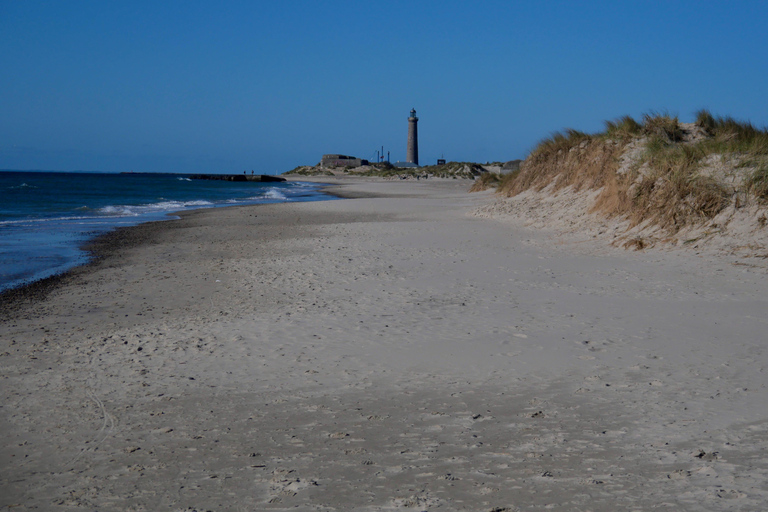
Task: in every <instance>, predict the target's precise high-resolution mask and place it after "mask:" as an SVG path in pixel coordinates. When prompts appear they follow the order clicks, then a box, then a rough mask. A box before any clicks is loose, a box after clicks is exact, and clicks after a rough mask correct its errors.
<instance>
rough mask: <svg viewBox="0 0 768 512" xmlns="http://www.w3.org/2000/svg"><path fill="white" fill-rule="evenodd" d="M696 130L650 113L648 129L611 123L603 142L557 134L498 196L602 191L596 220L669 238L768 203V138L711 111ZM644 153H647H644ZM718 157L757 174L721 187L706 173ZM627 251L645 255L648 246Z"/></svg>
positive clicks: (505, 180) (598, 137)
mask: <svg viewBox="0 0 768 512" xmlns="http://www.w3.org/2000/svg"><path fill="white" fill-rule="evenodd" d="M695 125H696V126H698V128H696V130H695V131H694V130H693V128H691V126H690V125H681V123H680V122H679V120H678V118H677V117H673V116H670V115H669V114H654V113H650V114H646V115H644V116H643V120H642V123H638V122H637V121H635V120H634V119H633V118H632V117H630V116H624V117H621V118H619V119H617V120H615V121H607V122H606V123H605V127H606V129H605V132H604V133H600V134H593V135H589V134H586V133H584V132H579V131H577V130H571V129H569V130H565V131H564V132H561V133H555V134H554V135H552V136H551V137H550V138H548V139H545V140H543V141H541V142H540V143H539V145H538V146H537V147H536V148H535V149H534V150H533V151H532V152H531V154H530V155H529V157H528V158H527V159H526V160H525V161H524V162H523V163H522V164H521V167H520V172H518V173H516V174H514V175H509V176H505V177H502V179H501V182H500V183H499V185H498V191H499V193H500V194H504V195H507V196H514V195H517V194H519V193H521V192H523V191H525V190H529V189H531V190H535V191H541V190H542V189H544V188H545V187H547V186H549V185H552V184H553V185H554V186H553V191H554V192H557V191H558V190H560V189H562V188H564V187H572V189H573V190H574V191H578V190H582V189H586V190H589V189H593V190H594V189H601V191H600V194H599V195H598V196H597V199H596V201H595V203H594V206H593V212H598V213H601V214H603V215H606V216H609V217H610V216H621V217H624V218H626V219H628V220H629V221H630V225H631V226H632V227H634V226H637V225H639V224H643V223H647V224H651V225H655V226H658V227H661V228H663V229H666V230H667V231H668V232H669V233H670V234H674V233H675V232H677V231H679V230H680V229H682V228H683V227H686V226H689V225H692V224H697V223H701V222H705V221H707V220H709V219H712V218H713V217H714V216H716V215H717V214H718V213H720V212H721V211H722V210H723V209H724V208H726V207H727V206H728V205H729V204H731V202H732V201H733V198H734V197H737V196H738V195H739V194H741V195H742V196H744V194H747V193H749V194H750V195H751V196H752V197H755V198H757V199H758V200H763V201H765V200H768V131H767V130H758V129H756V128H755V127H754V126H752V125H751V124H750V123H743V122H738V121H735V120H733V119H732V118H728V117H726V118H721V117H715V116H712V115H711V114H710V113H709V112H707V111H706V110H702V111H700V112H699V113H698V114H697V117H696V123H695ZM630 144H632V145H633V146H632V147H633V148H634V149H633V151H634V152H636V156H633V157H632V160H631V165H629V166H627V165H626V163H625V164H624V165H623V167H622V170H621V174H620V173H619V172H617V171H618V170H619V162H620V159H621V158H622V155H623V154H624V152H625V150H626V149H627V148H628V147H629V145H630ZM638 144H640V146H638ZM638 147H641V148H644V150H642V151H640V152H637V149H636V148H638ZM713 154H721V155H727V156H729V157H734V158H735V160H736V161H738V162H741V166H742V167H749V168H750V169H753V170H752V171H751V172H750V173H749V174H748V176H747V178H746V179H745V180H744V183H743V184H739V183H738V182H732V181H731V182H727V181H726V180H725V179H724V177H722V176H721V177H720V180H718V176H716V175H712V174H711V172H703V169H704V168H705V165H706V164H705V162H707V161H708V159H709V158H710V157H711V155H713ZM625 158H626V157H625ZM750 169H747V170H746V171H744V172H747V171H749V170H750ZM739 187H741V188H739ZM736 206H738V205H736ZM628 243H629V244H631V245H632V247H634V248H642V241H640V242H638V241H636V240H634V241H630V242H628Z"/></svg>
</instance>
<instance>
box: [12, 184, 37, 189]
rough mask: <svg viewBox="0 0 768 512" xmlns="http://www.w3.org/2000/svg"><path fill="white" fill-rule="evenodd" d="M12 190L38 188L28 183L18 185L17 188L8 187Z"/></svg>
mask: <svg viewBox="0 0 768 512" xmlns="http://www.w3.org/2000/svg"><path fill="white" fill-rule="evenodd" d="M8 188H9V189H10V190H17V189H20V188H37V187H36V186H34V185H30V184H28V183H22V184H21V185H16V186H15V187H8Z"/></svg>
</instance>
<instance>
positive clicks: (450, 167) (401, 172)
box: [284, 162, 486, 179]
mask: <svg viewBox="0 0 768 512" xmlns="http://www.w3.org/2000/svg"><path fill="white" fill-rule="evenodd" d="M484 173H486V171H485V169H483V168H482V167H481V166H480V165H479V164H476V163H471V162H448V163H446V164H443V165H427V166H423V167H395V166H394V165H392V164H390V163H389V162H381V163H375V164H370V165H366V166H363V167H357V168H352V167H342V168H339V167H335V168H331V169H328V168H323V167H320V166H300V167H297V168H295V169H293V170H291V171H288V172H286V173H284V175H288V176H290V175H294V176H367V177H379V178H393V179H395V178H416V177H427V178H453V179H474V178H475V177H477V176H480V175H481V174H484Z"/></svg>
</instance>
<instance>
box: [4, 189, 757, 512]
mask: <svg viewBox="0 0 768 512" xmlns="http://www.w3.org/2000/svg"><path fill="white" fill-rule="evenodd" d="M339 183H340V188H339V189H337V190H338V191H339V192H340V193H341V194H344V195H347V196H350V197H356V198H355V199H346V200H343V201H327V202H316V203H301V204H296V203H295V204H278V205H261V206H255V207H238V208H229V209H220V210H206V211H197V212H193V213H186V214H183V216H182V219H181V220H178V221H170V222H164V223H156V224H151V225H145V226H139V227H136V228H131V229H130V230H126V231H123V232H120V233H118V234H117V235H115V236H114V237H113V238H112V239H111V241H110V240H107V241H105V242H104V243H103V245H102V250H103V251H105V257H104V258H102V259H100V260H99V261H98V262H96V263H94V264H92V265H90V266H88V267H86V268H82V269H78V270H76V271H74V272H73V273H72V274H71V275H70V276H68V277H67V278H66V279H64V282H63V283H62V285H61V286H59V287H58V288H56V289H55V290H54V291H53V292H51V293H50V294H49V295H48V296H47V297H45V298H39V299H38V300H34V301H31V302H30V303H28V304H19V303H17V304H16V305H15V306H17V308H16V309H13V310H8V311H7V312H6V313H5V317H4V318H3V320H2V323H0V339H2V349H1V350H0V352H2V356H3V357H2V359H0V366H2V376H3V387H2V393H3V407H2V423H1V424H2V435H3V443H2V452H0V453H1V455H0V456H2V457H3V460H4V461H5V462H4V464H3V466H2V469H1V470H0V471H1V473H0V477H2V480H1V484H0V486H1V487H0V491H1V492H0V496H2V498H1V500H2V501H1V502H0V506H3V507H4V508H8V509H10V508H14V510H25V509H33V508H34V509H39V510H72V509H89V510H100V511H108V510H199V511H202V510H284V509H298V510H324V511H326V510H327V511H329V510H344V511H346V510H370V511H376V510H394V509H405V510H477V511H502V510H509V511H513V510H515V511H516V510H521V511H522V510H536V509H541V508H549V509H555V510H650V509H657V508H665V509H673V510H760V509H763V508H765V507H766V505H768V485H767V484H766V482H767V481H768V455H767V454H768V451H766V448H768V413H766V411H768V403H767V402H768V400H767V399H766V396H768V395H767V394H766V367H767V366H768V354H767V353H766V339H768V338H767V337H766V334H765V333H766V331H767V330H768V329H767V327H768V318H767V317H766V311H768V281H767V279H768V277H767V276H766V275H765V273H764V272H762V271H761V270H760V269H756V268H752V267H747V266H738V265H733V264H732V263H730V262H728V261H725V260H720V259H717V258H715V257H710V258H700V257H696V256H695V255H692V254H690V253H682V252H662V251H646V252H627V251H622V250H617V249H614V248H611V247H609V246H608V245H601V246H589V245H587V244H583V243H581V244H580V243H575V241H574V240H572V239H570V240H569V241H568V243H561V242H562V241H563V240H562V239H561V238H557V237H554V236H553V235H552V234H551V233H548V232H542V231H534V230H530V229H526V228H524V227H520V226H516V225H515V224H514V223H510V222H503V221H499V220H492V219H485V218H480V217H477V216H475V215H473V214H472V212H474V211H476V210H477V209H478V208H479V207H481V206H483V205H485V204H487V203H489V202H490V201H491V200H492V199H491V197H490V196H489V195H488V193H481V194H471V195H470V194H467V192H466V190H467V189H468V185H467V184H466V182H464V181H462V180H444V181H441V180H429V181H427V182H425V181H421V182H412V181H411V182H378V181H375V180H339ZM115 247H118V248H120V250H118V251H115V250H114V249H115Z"/></svg>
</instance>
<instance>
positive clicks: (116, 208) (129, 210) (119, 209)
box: [99, 199, 213, 217]
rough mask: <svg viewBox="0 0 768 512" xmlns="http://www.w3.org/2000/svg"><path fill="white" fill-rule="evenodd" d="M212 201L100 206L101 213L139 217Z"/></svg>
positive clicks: (198, 205) (209, 203)
mask: <svg viewBox="0 0 768 512" xmlns="http://www.w3.org/2000/svg"><path fill="white" fill-rule="evenodd" d="M212 205H213V203H212V202H211V201H205V200H202V199H198V200H195V201H160V202H159V203H150V204H141V205H110V206H105V207H103V208H99V213H100V214H101V215H109V216H118V217H138V216H139V215H144V214H147V213H161V212H173V211H178V210H184V209H186V208H194V207H200V206H212Z"/></svg>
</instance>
